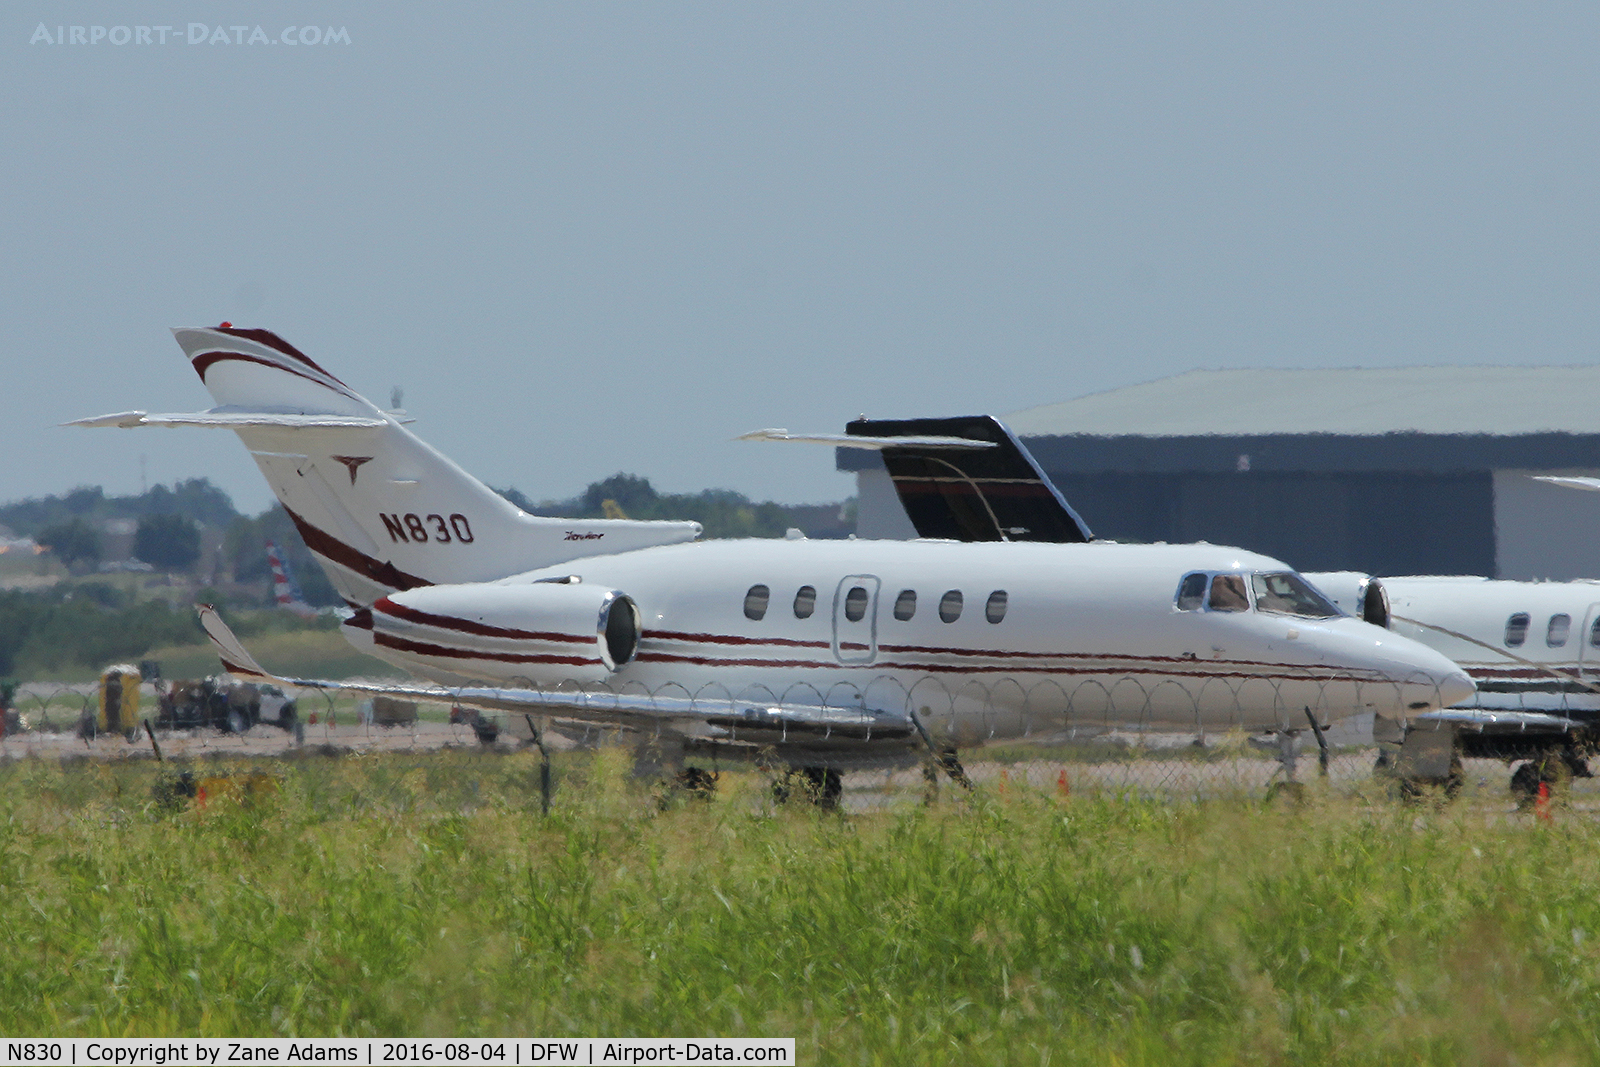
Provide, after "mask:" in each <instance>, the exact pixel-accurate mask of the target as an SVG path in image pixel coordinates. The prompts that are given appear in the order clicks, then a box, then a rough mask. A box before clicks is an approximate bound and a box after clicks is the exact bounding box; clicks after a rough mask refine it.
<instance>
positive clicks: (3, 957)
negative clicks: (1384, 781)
mask: <svg viewBox="0 0 1600 1067" xmlns="http://www.w3.org/2000/svg"><path fill="white" fill-rule="evenodd" d="M219 766H220V767H226V765H225V764H223V765H219ZM627 768H628V759H627V757H626V755H625V754H624V753H623V752H621V751H614V750H613V751H602V752H600V753H599V754H590V753H573V754H568V755H565V756H562V757H561V758H560V759H559V761H558V764H557V777H558V786H557V792H556V795H555V803H554V806H553V809H552V811H551V814H550V815H549V816H548V817H542V816H541V815H540V813H539V802H538V791H537V787H536V782H537V764H536V762H535V761H534V759H533V757H531V756H529V755H527V754H525V753H518V754H489V753H483V754H477V753H465V752H446V753H435V754H431V755H426V756H424V755H416V754H409V753H408V754H399V755H386V756H377V755H369V756H360V757H346V758H343V759H329V758H325V757H317V756H313V755H309V754H308V755H306V756H304V757H302V758H300V759H295V760H290V761H286V762H283V763H277V764H273V765H271V767H270V769H272V770H274V771H275V772H277V773H280V774H281V775H282V788H281V791H280V792H279V793H278V794H277V795H276V796H275V797H271V798H268V799H267V800H265V801H264V802H260V803H257V804H255V805H254V806H249V807H239V806H235V805H231V804H227V803H219V802H213V803H212V804H211V805H209V806H208V807H207V808H205V809H204V810H192V809H189V808H183V809H180V810H167V809H163V808H162V807H161V806H159V805H158V804H156V803H155V802H154V801H153V799H152V787H153V786H154V785H155V784H156V781H157V779H158V778H159V776H161V775H162V774H166V773H170V772H171V770H172V766H171V765H170V764H168V765H165V766H161V765H157V764H155V763H152V762H132V761H124V762H121V763H117V764H104V763H90V762H87V761H85V762H80V763H72V764H63V763H59V762H52V761H45V760H21V761H17V762H14V763H10V764H7V765H5V766H3V767H0V815H3V817H0V887H3V889H4V901H5V904H6V922H5V923H4V924H3V925H0V1030H4V1032H5V1033H6V1034H8V1035H16V1036H22V1035H55V1036H67V1035H119V1036H120V1035H128V1036H137V1035H159V1034H180V1033H181V1034H186V1035H213V1036H224V1035H274V1034H300V1035H333V1034H357V1035H359V1034H372V1035H392V1036H405V1035H426V1036H451V1035H458V1034H460V1035H468V1034H485V1035H505V1036H510V1035H512V1034H523V1033H529V1034H539V1035H560V1034H583V1035H628V1034H638V1035H646V1036H659V1035H677V1036H697V1035H711V1034H722V1035H730V1036H733V1035H749V1036H793V1037H795V1038H797V1039H798V1045H799V1051H800V1061H801V1062H802V1063H818V1062H821V1063H930V1064H933V1063H938V1064H945V1063H956V1062H959V1063H1018V1064H1036V1063H1051V1064H1070V1063H1093V1064H1124V1063H1125V1064H1144V1063H1150V1064H1156V1063H1160V1064H1166V1063H1208V1064H1209V1063H1235V1062H1263V1063H1274V1062H1284V1063H1312V1062H1314V1063H1373V1062H1394V1063H1402V1062H1403V1063H1418V1062H1422V1063H1581V1062H1594V1061H1595V1060H1596V1059H1600V1029H1597V1014H1600V898H1597V895H1596V893H1595V892H1594V889H1593V887H1594V886H1595V885H1596V884H1597V880H1600V869H1597V868H1600V848H1597V847H1596V846H1597V844H1600V834H1597V833H1596V829H1595V824H1594V822H1593V821H1592V818H1591V817H1588V816H1580V815H1578V814H1575V813H1573V812H1571V811H1568V810H1564V809H1562V808H1560V807H1559V806H1558V807H1557V808H1556V810H1555V812H1554V816H1553V818H1552V819H1551V820H1549V821H1545V820H1541V819H1538V818H1535V817H1533V816H1524V815H1519V814H1513V813H1511V812H1510V811H1509V806H1508V805H1504V804H1501V805H1490V804H1474V805H1461V806H1455V807H1441V806H1434V805H1430V804H1422V805H1417V806H1409V807H1407V806H1400V805H1397V804H1394V803H1392V802H1390V801H1388V800H1385V799H1381V798H1378V797H1376V796H1373V797H1370V798H1369V797H1365V796H1362V795H1359V794H1357V795H1344V796H1318V795H1315V794H1313V796H1312V797H1311V798H1310V800H1309V801H1308V802H1307V803H1306V804H1305V805H1304V806H1302V807H1299V808H1295V807H1264V806H1263V805H1262V804H1261V803H1260V802H1259V801H1252V800H1248V799H1245V798H1242V797H1241V798H1237V799H1231V800H1230V799H1223V800H1213V801H1206V802H1194V801H1188V802H1175V803H1160V802H1153V801H1138V800H1125V799H1118V798H1113V797H1099V798H1095V797H1087V796H1073V797H1072V798H1070V799H1058V798H1057V797H1055V796H1053V795H1046V794H1042V793H1032V792H1029V791H1028V790H1026V789H1018V788H1013V789H1011V790H1009V791H1008V792H1006V793H1005V795H1004V796H1003V797H1002V796H1001V795H999V794H998V793H997V792H994V791H986V792H980V793H979V794H978V795H977V796H975V797H973V798H970V799H968V798H961V797H957V796H954V795H952V794H951V793H950V792H949V791H947V792H946V794H945V797H944V799H943V800H942V801H941V802H939V803H937V804H935V805H933V806H931V807H926V808H924V807H920V806H915V805H907V806H902V807H898V808H896V809H894V810H889V811H883V812H876V813H871V814H865V815H840V814H830V813H824V812H819V811H816V810H814V809H811V808H808V807H802V806H792V807H787V808H775V807H774V806H773V805H772V804H771V802H770V800H769V799H768V793H767V791H766V782H765V780H764V779H763V778H762V777H761V776H760V775H758V774H756V773H753V772H750V773H737V774H724V776H723V780H722V789H721V791H720V792H719V794H718V796H717V798H716V799H715V800H712V801H710V802H704V801H698V800H689V799H681V798H668V800H667V801H666V802H662V801H661V800H660V798H659V797H658V796H657V795H655V794H654V793H652V791H651V789H650V787H649V786H647V785H646V784H642V783H639V782H636V781H633V780H630V779H629V778H628V776H627V773H626V772H627Z"/></svg>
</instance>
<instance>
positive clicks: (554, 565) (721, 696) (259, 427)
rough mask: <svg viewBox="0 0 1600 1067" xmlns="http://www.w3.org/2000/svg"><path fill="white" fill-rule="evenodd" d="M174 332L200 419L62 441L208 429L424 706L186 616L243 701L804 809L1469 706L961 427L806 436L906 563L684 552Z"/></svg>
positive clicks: (314, 382)
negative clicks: (438, 707) (1006, 745)
mask: <svg viewBox="0 0 1600 1067" xmlns="http://www.w3.org/2000/svg"><path fill="white" fill-rule="evenodd" d="M174 332H175V335H176V337H177V340H178V343H179V345H180V346H181V347H182V348H183V351H184V353H185V354H186V355H187V356H188V357H189V359H190V361H191V362H192V364H193V366H194V369H195V370H196V371H197V372H198V373H199V375H200V378H201V381H202V382H204V384H205V386H206V388H207V389H209V390H210V392H211V395H212V396H213V397H214V398H215V400H216V402H217V406H216V407H214V408H212V409H210V410H209V411H204V412H198V413H193V414H168V415H161V414H146V413H144V412H124V413H121V414H116V415H107V416H102V417H99V418H95V419H85V420H81V421H80V422H79V423H77V425H87V426H122V427H132V426H202V427H225V428H228V429H232V430H234V431H235V432H237V433H238V435H239V437H240V439H241V440H243V442H244V444H245V447H246V448H248V449H249V450H250V454H251V455H252V456H253V457H254V459H255V460H256V463H257V464H258V465H259V467H260V468H261V472H262V474H263V475H265V477H266V479H267V481H268V482H269V483H270V484H271V486H272V488H273V490H274V492H276V493H277V495H278V499H279V500H280V501H282V503H283V506H284V507H285V508H286V509H287V510H288V512H289V515H290V516H291V517H292V518H293V520H294V522H295V525H296V526H297V527H298V529H299V531H300V534H301V536H302V537H303V538H304V539H305V542H306V545H307V547H309V548H310V550H311V551H312V552H313V553H314V554H315V556H316V558H317V560H318V562H319V563H320V564H321V565H322V566H323V568H324V569H325V570H326V571H327V573H328V577H329V578H330V580H331V581H332V582H333V584H334V586H335V587H336V588H337V589H338V590H339V592H340V593H341V595H343V597H344V598H345V599H346V600H347V601H348V602H349V605H350V607H351V608H352V609H354V612H353V614H352V616H351V617H350V618H349V619H347V620H346V621H345V623H344V624H343V630H344V633H345V635H346V636H347V637H348V638H349V639H350V640H351V642H352V643H353V644H355V645H356V646H357V647H358V648H360V649H362V650H363V651H366V652H370V653H372V654H373V655H376V656H379V657H381V658H383V659H385V660H388V661H389V662H391V663H394V664H397V665H399V666H401V667H403V668H405V669H406V670H407V671H409V672H411V673H413V674H414V675H416V676H419V677H420V678H422V679H425V680H426V683H427V684H423V685H399V684H382V683H365V682H332V681H322V680H315V679H299V678H285V677H280V676H277V675H274V674H272V673H271V672H269V671H268V670H266V669H265V668H263V667H262V666H261V665H259V664H258V663H257V662H256V661H255V660H254V659H253V658H251V656H250V654H249V653H248V652H247V651H246V650H245V649H244V648H243V646H242V645H241V644H240V643H239V642H238V640H237V639H236V638H235V637H234V636H233V634H232V633H230V632H229V631H228V629H227V627H226V626H225V625H224V624H223V622H222V620H221V619H220V618H219V617H218V616H217V614H216V613H215V612H214V611H210V610H203V611H202V621H203V623H204V625H205V627H206V629H207V631H208V633H209V634H210V635H211V637H212V639H213V640H214V641H215V643H216V644H217V646H218V648H219V649H220V650H221V654H222V657H223V660H224V663H225V665H226V667H227V669H228V670H229V671H231V672H232V673H234V674H236V675H240V676H243V677H248V678H268V679H271V680H273V681H277V682H280V683H282V684H285V685H289V686H294V687H300V688H312V689H320V690H331V691H336V692H337V691H345V692H353V693H359V694H387V695H393V696H398V697H405V698H410V699H424V700H435V701H439V702H441V703H447V704H455V705H460V706H463V707H470V708H475V709H478V710H480V711H482V712H491V713H499V714H500V715H501V716H502V719H503V723H504V725H505V726H507V727H509V728H512V729H516V728H517V727H519V726H521V725H522V724H523V723H526V726H527V731H528V733H529V734H531V735H532V736H533V738H534V739H535V740H538V739H539V738H540V737H541V736H542V733H543V731H544V730H545V729H546V728H548V727H550V726H552V725H553V726H555V727H556V728H559V729H563V730H564V731H579V730H585V729H591V728H597V727H598V728H621V729H624V730H627V731H632V732H633V733H634V734H635V735H637V736H638V737H639V738H640V739H643V740H647V741H649V742H651V743H654V744H656V745H659V746H661V747H662V748H663V749H664V750H666V751H667V752H668V753H669V759H670V760H672V761H679V760H681V759H683V758H684V757H685V756H686V755H695V754H704V753H711V754H719V755H728V756H737V755H746V756H753V757H755V758H758V759H766V760H768V761H770V762H772V763H774V764H777V765H781V766H786V767H789V768H793V769H797V770H800V771H802V772H803V773H804V774H805V776H806V777H807V778H808V779H809V780H810V782H811V783H812V784H813V785H814V786H815V789H816V791H817V792H818V793H819V794H820V795H821V796H822V797H823V799H825V800H826V799H828V798H830V797H833V798H836V797H837V795H838V790H839V773H840V771H841V770H842V769H843V768H846V767H852V766H863V765H878V766H882V765H894V764H904V763H907V762H911V761H913V760H918V759H929V758H930V757H931V759H932V760H933V761H936V762H937V763H938V764H940V765H942V766H943V767H944V768H945V770H946V771H948V772H949V773H950V775H951V777H952V778H954V779H956V780H958V781H964V775H963V774H962V771H961V767H960V763H959V761H958V758H957V755H956V753H957V750H958V749H959V748H963V747H967V746H972V745H977V744H980V743H983V742H986V741H995V740H1008V739H1015V738H1022V737H1028V736H1037V735H1059V734H1060V733H1061V731H1063V730H1078V729H1082V730H1086V731H1087V730H1093V729H1099V728H1105V727H1112V728H1133V729H1142V730H1150V729H1172V730H1183V731H1196V732H1202V733H1203V732H1205V731H1208V730H1210V731H1215V730H1222V729H1228V728H1243V729H1246V730H1249V731H1252V732H1263V731H1264V732H1277V733H1287V732H1292V731H1296V730H1299V729H1301V728H1306V727H1311V728H1313V729H1318V730H1319V731H1320V728H1321V727H1324V726H1326V725H1327V724H1328V723H1330V722H1332V721H1334V720H1338V719H1342V718H1345V717H1348V716H1353V715H1358V714H1361V713H1377V714H1381V715H1385V716H1390V717H1393V718H1396V719H1398V720H1401V721H1404V720H1405V719H1406V717H1407V716H1413V715H1416V714H1419V713H1421V712H1426V711H1430V710H1433V709H1436V708H1440V707H1443V706H1446V705H1449V704H1454V703H1458V702H1460V701H1462V700H1464V699H1466V698H1467V697H1469V696H1470V695H1471V693H1472V688H1473V687H1472V682H1471V680H1470V679H1469V678H1468V677H1467V676H1466V675H1465V674H1463V673H1462V672H1461V670H1460V669H1459V668H1457V667H1456V665H1455V664H1454V663H1452V662H1450V661H1449V660H1448V659H1446V658H1445V657H1443V656H1441V655H1439V654H1438V653H1437V652H1434V651H1432V650H1430V649H1428V648H1426V647H1424V646H1422V645H1421V644H1418V643H1417V642H1415V641H1412V640H1410V639H1408V638H1405V637H1403V636H1400V635H1396V634H1392V633H1385V632H1383V631H1380V630H1377V629H1374V628H1373V627H1371V626H1368V625H1366V624H1365V623H1363V622H1361V621H1360V620H1358V619H1354V618H1351V617H1349V616H1348V615H1345V614H1344V613H1342V612H1341V611H1339V610H1338V609H1337V608H1336V607H1334V606H1333V605H1332V604H1330V603H1329V602H1328V601H1327V600H1326V599H1325V598H1324V597H1323V596H1322V595H1321V594H1320V593H1318V592H1317V591H1316V590H1315V589H1314V588H1313V587H1312V586H1311V585H1310V584H1308V583H1307V582H1306V581H1305V580H1304V579H1302V578H1301V577H1300V576H1299V575H1298V574H1296V573H1295V572H1294V571H1293V570H1292V569H1291V568H1289V567H1288V566H1286V565H1285V564H1283V563H1281V562H1279V561H1277V560H1274V559H1270V558H1268V557H1265V556H1261V555H1257V554H1255V553H1252V552H1246V551H1243V550H1240V549H1237V548H1225V547H1220V546H1215V545H1206V544H1199V545H1120V544H1114V543H1110V542H1102V541H1095V540H1093V538H1092V536H1091V535H1090V533H1089V531H1088V529H1087V527H1085V526H1084V525H1083V523H1082V522H1081V520H1079V519H1078V517H1077V516H1076V515H1075V514H1074V513H1073V512H1072V511H1071V509H1070V508H1069V507H1067V505H1066V503H1065V501H1063V500H1061V498H1060V495H1059V493H1057V492H1056V490H1055V488H1054V487H1053V486H1051V485H1050V484H1049V482H1048V480H1046V479H1045V478H1044V476H1043V475H1042V473H1040V472H1039V469H1038V467H1037V465H1036V464H1035V463H1034V462H1033V460H1032V457H1031V456H1029V455H1028V454H1027V453H1026V452H1025V451H1024V450H1023V449H1022V448H1021V446H1020V445H1019V444H1018V443H1017V441H1016V439H1015V438H1014V437H1013V436H1012V435H1011V434H1010V432H1009V431H1008V430H1006V428H1005V427H1004V426H1002V425H1001V424H999V423H998V422H996V421H995V420H993V419H990V418H974V419H965V420H961V419H955V420H937V421H936V422H935V423H933V424H932V426H931V428H932V429H934V430H938V431H941V432H926V431H927V430H928V429H929V428H930V426H929V424H928V423H889V422H878V423H868V422H857V423H852V424H851V426H850V427H849V433H847V434H846V435H843V437H842V438H839V439H832V438H829V439H828V440H830V441H833V443H845V444H850V445H854V446H857V447H867V448H874V449H878V450H880V451H881V452H882V454H883V455H884V457H885V461H886V463H888V464H889V465H890V468H891V470H892V471H896V472H898V473H897V474H896V483H897V485H898V487H899V489H900V492H901V495H902V499H903V500H904V501H905V502H906V505H907V510H908V512H909V513H910V514H911V515H912V517H913V520H914V521H916V522H917V523H918V526H919V531H920V532H921V533H922V534H923V537H922V539H919V540H916V541H910V542H905V541H859V540H848V541H813V540H805V539H802V538H792V539H786V540H741V541H698V540H696V538H697V537H698V535H699V533H700V527H699V526H698V525H697V524H695V523H689V522H636V521H629V520H590V519H560V518H541V517H535V516H530V515H527V514H525V513H524V512H522V511H521V510H519V509H518V508H516V507H515V506H513V505H512V504H510V503H508V502H507V501H506V500H504V499H503V498H502V497H500V496H499V495H497V494H496V493H494V492H493V491H491V490H490V489H488V488H487V487H486V486H484V485H483V484H482V483H481V482H479V481H477V480H476V479H475V478H473V477H471V476H470V475H468V474H467V473H466V472H465V471H463V470H462V469H461V468H459V467H457V466H456V465H455V464H454V463H452V462H451V461H450V460H449V459H447V458H445V457H444V456H443V455H441V454H440V453H438V452H436V451H435V450H434V449H432V448H431V447H429V446H428V445H426V444H424V443H423V442H422V441H421V440H419V439H418V438H417V437H416V436H414V435H413V434H412V433H411V432H410V431H409V430H407V429H406V428H405V427H404V426H403V425H401V423H400V421H399V420H398V419H397V418H396V417H395V415H393V414H391V413H388V412H385V411H382V410H380V409H379V408H377V407H376V406H374V405H373V404H371V403H370V402H368V401H367V400H365V399H364V398H362V397H361V396H359V395H357V394H356V393H355V392H354V391H352V390H351V389H350V388H349V387H347V386H346V385H345V384H344V383H343V382H341V381H340V380H339V379H337V378H335V377H334V376H333V375H332V374H330V373H328V372H327V371H326V370H324V369H323V368H322V367H320V366H319V365H318V364H317V363H315V362H314V361H312V360H311V359H310V358H308V357H307V356H305V355H304V354H302V353H301V352H300V351H298V350H297V349H295V348H294V347H293V346H292V345H290V344H289V343H287V342H286V341H284V340H283V339H282V338H280V337H278V336H277V335H276V334H274V333H271V332H269V331H266V330H258V329H239V328H234V327H232V326H230V325H228V324H226V323H224V324H223V325H222V326H219V327H217V328H214V329H181V330H176V331H174ZM756 436H762V437H767V438H780V439H781V438H784V437H787V436H789V435H785V434H783V433H782V432H781V431H764V432H762V433H760V434H757V435H756ZM813 439H818V438H813ZM1318 737H1319V739H1320V732H1319V733H1318Z"/></svg>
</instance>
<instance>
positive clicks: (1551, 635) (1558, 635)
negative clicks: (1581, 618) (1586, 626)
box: [1544, 614, 1572, 648]
mask: <svg viewBox="0 0 1600 1067" xmlns="http://www.w3.org/2000/svg"><path fill="white" fill-rule="evenodd" d="M1570 629H1572V616H1571V615H1565V614H1562V615H1552V616H1550V625H1549V626H1547V627H1545V631H1544V643H1545V644H1547V645H1549V646H1550V647H1551V648H1560V647H1561V646H1562V645H1564V644H1566V643H1567V631H1568V630H1570Z"/></svg>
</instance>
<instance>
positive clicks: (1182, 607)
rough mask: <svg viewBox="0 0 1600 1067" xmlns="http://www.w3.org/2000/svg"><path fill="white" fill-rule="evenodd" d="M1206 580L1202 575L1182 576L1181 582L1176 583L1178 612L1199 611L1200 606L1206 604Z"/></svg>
mask: <svg viewBox="0 0 1600 1067" xmlns="http://www.w3.org/2000/svg"><path fill="white" fill-rule="evenodd" d="M1206 578H1207V576H1206V575H1204V574H1185V575H1184V576H1183V581H1181V582H1179V583H1178V610H1179V611H1199V610H1200V606H1201V605H1202V604H1204V603H1205V602H1206Z"/></svg>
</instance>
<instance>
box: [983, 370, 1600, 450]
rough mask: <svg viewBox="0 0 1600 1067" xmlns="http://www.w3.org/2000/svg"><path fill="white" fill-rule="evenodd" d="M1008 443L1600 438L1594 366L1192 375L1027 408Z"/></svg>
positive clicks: (1598, 375) (1598, 376)
mask: <svg viewBox="0 0 1600 1067" xmlns="http://www.w3.org/2000/svg"><path fill="white" fill-rule="evenodd" d="M1005 421H1006V423H1007V424H1008V425H1009V426H1010V427H1011V428H1012V430H1014V431H1015V432H1017V433H1019V434H1024V435H1029V436H1054V435H1073V434H1086V435H1093V436H1123V435H1133V436H1141V437H1194V436H1212V435H1217V436H1227V437H1249V436H1255V435H1267V434H1273V435H1298V434H1338V435H1344V436H1365V435H1371V434H1389V433H1420V434H1441V435H1458V434H1475V435H1487V436H1495V437H1499V436H1518V435H1526V434H1542V433H1564V434H1600V365H1595V366H1572V367H1481V366H1467V367H1390V368H1384V369H1363V368H1343V369H1326V370H1196V371H1190V372H1189V373H1187V374H1179V375H1177V376H1175V377H1172V378H1161V379H1158V380H1157V381H1153V382H1146V383H1144V384H1142V385H1129V386H1125V387H1123V388H1121V389H1112V390H1109V391H1107V392H1104V393H1092V394H1090V395H1089V396H1083V397H1079V398H1078V399H1076V400H1068V401H1066V402H1065V403H1060V404H1045V405H1042V406H1040V407H1035V408H1027V409H1025V410H1023V411H1018V412H1015V413H1013V414H1011V415H1007V416H1006V417H1005Z"/></svg>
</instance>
